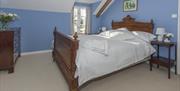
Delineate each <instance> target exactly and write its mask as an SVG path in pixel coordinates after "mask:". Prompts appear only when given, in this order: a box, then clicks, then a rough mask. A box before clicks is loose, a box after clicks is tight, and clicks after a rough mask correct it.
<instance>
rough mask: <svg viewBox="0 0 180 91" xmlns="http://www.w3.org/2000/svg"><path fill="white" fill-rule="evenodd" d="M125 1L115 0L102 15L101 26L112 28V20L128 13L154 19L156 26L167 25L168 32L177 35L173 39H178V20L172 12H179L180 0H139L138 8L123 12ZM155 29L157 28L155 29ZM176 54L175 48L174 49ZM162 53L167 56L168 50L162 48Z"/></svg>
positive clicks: (141, 19) (145, 18) (143, 19)
mask: <svg viewBox="0 0 180 91" xmlns="http://www.w3.org/2000/svg"><path fill="white" fill-rule="evenodd" d="M123 1H124V0H115V2H114V3H113V4H112V5H111V7H110V8H109V9H108V10H107V11H106V12H105V13H104V14H103V15H102V16H101V22H100V24H101V25H100V26H106V27H108V28H111V22H112V20H115V21H120V20H122V18H123V17H125V16H126V15H131V16H132V17H134V18H136V20H140V21H150V19H153V20H154V23H155V29H156V27H158V26H160V27H165V28H166V31H167V32H171V33H173V34H174V35H175V37H174V38H173V39H172V41H177V24H178V23H177V22H178V19H172V18H171V14H178V0H138V10H137V11H134V12H123ZM154 31H155V30H154ZM172 53H173V56H174V49H173V52H172ZM161 55H162V56H166V57H167V50H166V49H164V48H163V49H161Z"/></svg>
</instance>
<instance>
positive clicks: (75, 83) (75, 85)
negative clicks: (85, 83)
mask: <svg viewBox="0 0 180 91" xmlns="http://www.w3.org/2000/svg"><path fill="white" fill-rule="evenodd" d="M70 91H79V87H78V81H77V79H75V80H73V81H72V84H71V86H70Z"/></svg>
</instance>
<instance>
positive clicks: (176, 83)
mask: <svg viewBox="0 0 180 91" xmlns="http://www.w3.org/2000/svg"><path fill="white" fill-rule="evenodd" d="M0 91H68V86H67V84H66V82H65V80H64V78H63V76H62V75H61V73H60V71H59V69H58V67H57V66H56V64H55V63H53V61H52V58H51V54H50V53H43V54H36V55H28V56H23V57H21V58H20V60H19V61H18V62H17V64H16V68H15V73H13V74H7V72H6V71H4V72H0ZM81 91H180V77H178V76H176V75H174V74H173V75H172V79H170V80H169V79H168V78H167V70H166V69H156V68H154V69H153V71H152V72H150V71H149V66H148V65H147V64H141V65H137V66H135V67H132V68H130V69H127V70H124V71H121V72H119V73H117V74H115V75H112V76H110V77H107V78H105V79H102V80H99V81H94V82H92V83H90V84H89V85H87V86H86V87H84V88H82V89H81Z"/></svg>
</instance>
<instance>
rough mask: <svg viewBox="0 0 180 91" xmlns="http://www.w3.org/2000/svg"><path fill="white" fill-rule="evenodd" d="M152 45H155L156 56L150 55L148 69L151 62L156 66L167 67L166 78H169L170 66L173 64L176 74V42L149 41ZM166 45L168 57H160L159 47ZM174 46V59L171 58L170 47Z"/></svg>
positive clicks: (151, 64)
mask: <svg viewBox="0 0 180 91" xmlns="http://www.w3.org/2000/svg"><path fill="white" fill-rule="evenodd" d="M151 44H152V45H155V46H157V56H154V54H153V55H152V56H151V60H150V70H151V71H152V66H153V64H157V68H159V66H163V67H166V68H168V78H169V79H170V78H171V68H172V67H173V66H175V74H177V44H176V43H175V42H160V41H151ZM160 47H166V48H168V57H167V58H165V57H160V55H159V48H160ZM172 47H175V58H174V59H175V60H172V59H171V48H172Z"/></svg>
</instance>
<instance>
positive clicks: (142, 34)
mask: <svg viewBox="0 0 180 91" xmlns="http://www.w3.org/2000/svg"><path fill="white" fill-rule="evenodd" d="M132 33H133V34H134V35H135V36H136V37H138V38H140V39H142V40H144V41H146V42H151V41H152V40H154V39H155V38H156V36H155V35H154V34H151V33H148V32H142V31H133V32H132Z"/></svg>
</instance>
